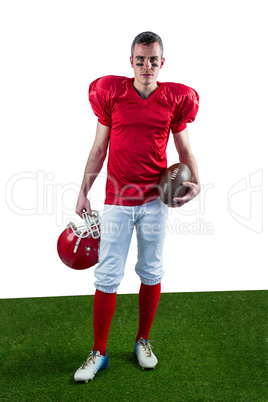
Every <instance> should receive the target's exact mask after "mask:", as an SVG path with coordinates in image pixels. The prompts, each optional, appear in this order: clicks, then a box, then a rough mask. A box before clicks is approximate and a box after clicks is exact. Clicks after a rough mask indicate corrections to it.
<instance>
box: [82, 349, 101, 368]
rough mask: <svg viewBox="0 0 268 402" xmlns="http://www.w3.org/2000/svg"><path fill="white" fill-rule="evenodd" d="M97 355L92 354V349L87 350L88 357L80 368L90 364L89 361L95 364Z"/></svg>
mask: <svg viewBox="0 0 268 402" xmlns="http://www.w3.org/2000/svg"><path fill="white" fill-rule="evenodd" d="M97 357H98V356H97V354H94V352H93V351H92V352H89V355H88V358H87V360H86V361H85V362H84V363H83V364H82V367H81V368H82V369H84V368H85V367H86V366H87V365H88V364H90V363H91V362H92V363H93V364H95V360H96V358H97Z"/></svg>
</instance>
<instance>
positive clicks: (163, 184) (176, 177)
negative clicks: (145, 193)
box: [158, 163, 191, 206]
mask: <svg viewBox="0 0 268 402" xmlns="http://www.w3.org/2000/svg"><path fill="white" fill-rule="evenodd" d="M190 180H191V171H190V169H189V168H188V166H187V165H185V164H184V163H175V164H174V165H172V166H170V167H169V168H168V169H166V170H165V171H164V173H162V176H161V177H160V180H159V183H158V191H159V195H160V199H161V201H162V202H163V203H164V204H167V205H169V206H174V205H176V202H174V201H173V198H176V197H183V196H184V195H185V194H186V193H187V191H188V187H186V186H183V185H182V183H183V182H185V181H190Z"/></svg>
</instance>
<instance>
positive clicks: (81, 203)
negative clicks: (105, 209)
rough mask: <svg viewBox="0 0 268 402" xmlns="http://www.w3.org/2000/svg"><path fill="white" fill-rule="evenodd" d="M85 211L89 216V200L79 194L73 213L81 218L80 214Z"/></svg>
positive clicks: (90, 211) (90, 212)
mask: <svg viewBox="0 0 268 402" xmlns="http://www.w3.org/2000/svg"><path fill="white" fill-rule="evenodd" d="M85 210H86V211H87V213H88V214H89V215H90V216H91V215H92V210H91V206H90V202H89V199H88V198H87V196H86V195H85V194H83V193H80V194H79V197H78V200H77V204H76V208H75V213H76V214H78V215H79V216H80V217H81V218H82V213H83V212H85Z"/></svg>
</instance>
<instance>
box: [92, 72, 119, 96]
mask: <svg viewBox="0 0 268 402" xmlns="http://www.w3.org/2000/svg"><path fill="white" fill-rule="evenodd" d="M126 81H127V78H126V77H121V76H117V75H106V76H104V77H100V78H98V79H96V80H95V81H93V83H92V84H93V85H94V86H95V88H97V89H100V90H102V91H105V92H106V93H107V95H108V94H109V98H115V97H117V96H120V95H121V94H122V93H123V92H125V87H126ZM92 84H91V85H92Z"/></svg>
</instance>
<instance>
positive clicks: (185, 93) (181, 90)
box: [165, 82, 198, 103]
mask: <svg viewBox="0 0 268 402" xmlns="http://www.w3.org/2000/svg"><path fill="white" fill-rule="evenodd" d="M165 85H166V88H167V91H166V94H167V98H168V99H169V100H170V101H172V102H175V103H178V102H181V100H182V98H184V97H188V98H189V99H192V100H194V99H198V93H197V92H196V91H195V90H194V89H193V88H191V87H188V86H187V85H183V84H178V83H175V82H166V83H165Z"/></svg>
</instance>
